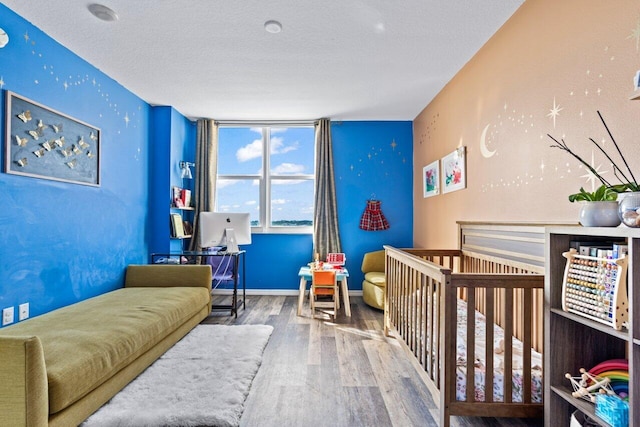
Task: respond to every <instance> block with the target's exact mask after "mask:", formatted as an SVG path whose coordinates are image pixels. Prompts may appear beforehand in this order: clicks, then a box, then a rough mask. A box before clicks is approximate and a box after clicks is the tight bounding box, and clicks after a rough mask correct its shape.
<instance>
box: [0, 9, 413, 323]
mask: <svg viewBox="0 0 640 427" xmlns="http://www.w3.org/2000/svg"><path fill="white" fill-rule="evenodd" d="M0 16H2V17H3V20H2V21H3V22H2V28H3V29H4V30H5V31H6V32H7V34H8V35H9V37H10V41H9V44H8V45H7V46H5V47H4V48H3V49H1V50H0V89H3V90H2V98H3V99H2V104H1V105H0V117H1V118H2V120H0V131H1V132H2V135H4V134H5V131H6V129H5V120H4V118H5V104H4V101H5V99H6V91H7V90H9V91H13V92H15V93H17V94H19V95H21V96H24V97H26V98H29V99H31V100H33V101H35V102H38V103H40V104H43V105H45V106H47V107H50V108H52V109H54V110H57V111H59V112H62V113H64V114H66V115H69V116H71V117H74V118H76V119H78V120H81V121H83V122H86V123H88V124H90V125H92V126H95V127H97V128H99V129H100V130H101V141H100V145H101V152H100V163H101V171H100V174H101V179H100V182H101V185H100V186H99V187H92V186H86V185H79V184H72V183H64V182H56V181H51V180H46V179H40V178H32V177H25V176H18V175H11V174H7V173H0V195H1V197H2V209H0V310H1V309H3V308H5V307H11V306H13V307H14V308H15V311H16V313H17V311H18V310H17V308H18V305H19V304H22V303H25V302H29V303H30V312H31V313H30V314H31V317H33V316H37V315H40V314H43V313H46V312H48V311H51V310H54V309H56V308H59V307H62V306H65V305H68V304H72V303H75V302H78V301H81V300H83V299H86V298H90V297H92V296H95V295H99V294H101V293H104V292H107V291H111V290H114V289H117V288H120V287H121V286H122V284H123V277H124V270H125V268H126V266H127V265H128V264H136V263H147V262H148V260H149V254H150V253H151V252H161V251H165V250H176V249H179V248H180V244H181V242H180V241H175V240H171V239H169V215H168V214H169V213H170V212H171V210H170V209H169V204H170V194H171V193H170V189H171V187H172V186H174V185H175V186H183V187H188V188H191V189H192V190H193V181H183V180H182V179H181V178H180V170H179V167H178V163H179V161H180V160H186V161H191V162H193V160H194V153H195V139H196V126H195V123H193V122H191V121H190V120H188V119H187V118H185V117H184V116H182V115H181V114H180V113H179V112H177V111H176V110H175V109H174V108H172V107H151V106H150V105H148V104H147V103H146V102H144V101H143V100H141V99H140V98H139V97H137V96H136V95H134V94H132V93H131V92H130V91H128V90H127V89H126V88H124V87H122V86H121V85H120V84H119V83H118V82H116V81H114V80H113V79H112V78H110V77H109V76H107V75H106V74H104V73H103V72H101V71H100V70H98V69H97V68H95V67H94V66H92V65H91V64H89V63H87V62H86V61H85V60H83V59H82V58H80V57H78V56H77V55H76V54H74V53H73V52H71V51H69V50H68V49H67V48H65V47H64V46H61V45H60V44H59V43H57V42H56V41H54V40H53V39H51V38H50V37H49V36H47V35H46V34H44V33H43V32H42V31H40V30H39V29H38V28H37V27H35V26H33V25H31V24H30V23H29V22H27V21H26V20H24V19H23V18H22V17H20V16H19V15H17V14H15V13H14V12H12V11H11V10H10V9H8V8H7V7H6V6H4V5H2V4H0ZM34 126H35V125H34ZM332 132H333V149H334V162H335V171H336V190H337V196H338V205H339V209H338V215H339V221H340V234H341V239H342V244H343V250H344V251H345V252H346V253H347V267H348V268H349V270H350V274H351V278H350V282H349V283H350V288H351V289H353V290H358V289H361V282H362V274H361V273H360V263H361V261H362V256H363V254H364V253H365V252H367V251H371V250H376V249H380V248H382V245H383V244H391V245H395V246H399V247H404V246H411V243H412V223H413V221H412V205H413V202H412V179H411V175H412V161H411V159H412V124H411V122H391V121H390V122H335V123H332ZM4 143H5V142H4V138H3V144H4ZM9 143H11V141H9ZM4 153H5V150H4V149H3V150H2V155H1V160H2V163H3V165H4V161H5V158H4V156H5V154H4ZM34 158H35V157H34ZM374 195H375V197H376V198H377V199H378V200H380V201H382V210H383V212H384V214H385V216H386V217H387V219H388V220H389V223H390V224H391V228H390V229H389V230H386V231H376V232H370V231H363V230H360V229H359V228H358V224H359V220H360V216H361V215H362V212H363V211H364V208H365V205H366V201H367V200H368V199H369V198H371V197H373V196H374ZM245 249H247V255H246V260H247V286H248V288H249V289H256V290H289V291H294V290H297V289H298V283H299V280H298V276H297V272H298V269H299V267H300V266H301V265H303V264H306V263H307V262H309V261H311V258H312V237H311V235H254V236H253V244H252V245H251V246H247V247H246V248H245ZM16 318H17V315H16ZM16 320H17V319H16Z"/></svg>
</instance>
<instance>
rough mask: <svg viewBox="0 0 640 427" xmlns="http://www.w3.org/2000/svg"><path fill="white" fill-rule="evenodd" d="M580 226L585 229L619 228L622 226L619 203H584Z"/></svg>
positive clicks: (581, 210) (581, 209)
mask: <svg viewBox="0 0 640 427" xmlns="http://www.w3.org/2000/svg"><path fill="white" fill-rule="evenodd" d="M580 224H582V225H583V226H585V227H617V226H618V225H620V217H619V216H618V202H617V201H610V202H609V201H607V202H604V201H602V202H582V207H581V208H580Z"/></svg>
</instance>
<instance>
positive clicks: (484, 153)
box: [480, 125, 496, 159]
mask: <svg viewBox="0 0 640 427" xmlns="http://www.w3.org/2000/svg"><path fill="white" fill-rule="evenodd" d="M489 126H490V125H486V126H485V127H484V129H483V130H482V135H481V136H480V153H481V154H482V157H484V158H485V159H488V158H489V157H491V156H493V155H494V154H496V151H495V150H493V151H491V150H489V149H488V148H487V131H488V130H489Z"/></svg>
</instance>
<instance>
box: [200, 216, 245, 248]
mask: <svg viewBox="0 0 640 427" xmlns="http://www.w3.org/2000/svg"><path fill="white" fill-rule="evenodd" d="M198 225H199V227H200V247H202V248H212V247H215V246H218V247H219V246H226V247H227V249H226V252H229V253H236V252H239V251H240V248H238V245H250V244H251V219H250V217H249V214H248V213H237V212H233V213H224V212H200V216H199V224H198Z"/></svg>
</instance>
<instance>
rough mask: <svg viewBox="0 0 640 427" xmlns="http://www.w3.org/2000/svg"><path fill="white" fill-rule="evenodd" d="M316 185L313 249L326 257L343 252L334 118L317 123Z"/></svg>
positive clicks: (322, 257) (321, 257) (322, 256)
mask: <svg viewBox="0 0 640 427" xmlns="http://www.w3.org/2000/svg"><path fill="white" fill-rule="evenodd" d="M315 136H316V188H315V212H314V215H313V252H314V254H315V253H318V254H319V255H320V259H321V260H323V259H325V258H326V256H327V254H328V253H332V252H342V246H341V245H340V231H339V229H338V205H337V199H336V185H335V180H334V172H333V152H332V149H331V122H330V121H329V119H321V120H319V121H318V122H317V123H316V132H315Z"/></svg>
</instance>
